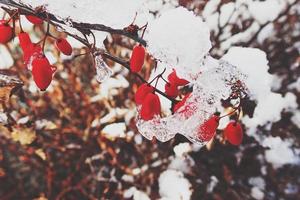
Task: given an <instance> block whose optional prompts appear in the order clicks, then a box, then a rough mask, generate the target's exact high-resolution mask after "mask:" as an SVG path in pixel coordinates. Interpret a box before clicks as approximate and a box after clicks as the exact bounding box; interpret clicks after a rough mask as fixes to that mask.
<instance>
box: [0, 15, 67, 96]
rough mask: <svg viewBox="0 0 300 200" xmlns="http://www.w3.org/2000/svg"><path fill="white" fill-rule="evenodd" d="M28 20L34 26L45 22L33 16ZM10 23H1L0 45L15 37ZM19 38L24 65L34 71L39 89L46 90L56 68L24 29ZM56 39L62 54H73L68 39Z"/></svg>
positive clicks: (47, 34)
mask: <svg viewBox="0 0 300 200" xmlns="http://www.w3.org/2000/svg"><path fill="white" fill-rule="evenodd" d="M26 18H27V19H28V21H30V22H31V23H32V24H34V25H42V24H43V22H44V21H43V20H42V19H40V18H38V17H36V16H33V15H26ZM10 21H11V20H1V21H0V43H2V44H6V43H7V42H9V41H10V40H11V39H12V38H13V36H14V35H15V34H14V30H13V28H12V27H11V26H10V25H9V23H10ZM20 28H21V26H20ZM49 35H50V34H49V33H48V32H47V33H46V35H45V37H44V39H43V40H42V41H43V46H44V43H45V40H46V38H47V36H49ZM52 37H54V36H52ZM18 38H19V43H20V47H21V49H22V51H23V59H24V63H25V65H27V66H28V69H29V70H31V71H32V76H33V80H34V82H35V83H36V85H37V87H38V88H40V90H42V91H44V90H46V89H47V88H48V86H49V85H50V83H51V81H52V78H53V73H54V72H55V71H56V67H55V66H52V65H51V64H50V63H49V60H48V59H47V58H46V56H45V54H44V47H42V46H41V45H40V44H39V43H33V42H32V41H31V39H30V37H29V34H28V33H26V32H24V31H23V30H22V28H21V32H20V33H19V34H18ZM55 39H56V41H55V45H56V47H57V49H58V50H59V51H60V52H61V53H63V54H65V55H71V54H72V47H71V45H70V44H69V42H68V41H67V40H66V39H63V38H55Z"/></svg>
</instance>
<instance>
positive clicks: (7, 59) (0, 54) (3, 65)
mask: <svg viewBox="0 0 300 200" xmlns="http://www.w3.org/2000/svg"><path fill="white" fill-rule="evenodd" d="M13 64H14V60H13V58H12V57H11V55H10V53H9V51H8V50H7V48H6V47H5V46H3V45H1V44H0V69H8V68H10V67H11V66H12V65H13Z"/></svg>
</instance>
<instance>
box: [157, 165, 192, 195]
mask: <svg viewBox="0 0 300 200" xmlns="http://www.w3.org/2000/svg"><path fill="white" fill-rule="evenodd" d="M158 182H159V194H160V196H161V197H162V199H163V200H189V199H190V198H191V195H192V190H191V184H190V182H189V181H188V180H187V179H186V178H184V175H183V173H182V172H179V171H176V170H172V169H168V170H166V171H164V172H162V173H161V174H160V176H159V179H158Z"/></svg>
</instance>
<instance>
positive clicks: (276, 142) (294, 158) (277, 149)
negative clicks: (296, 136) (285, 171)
mask: <svg viewBox="0 0 300 200" xmlns="http://www.w3.org/2000/svg"><path fill="white" fill-rule="evenodd" d="M262 146H264V147H266V148H268V149H267V150H266V151H265V156H266V160H267V162H269V163H271V164H272V165H273V167H274V168H280V167H282V166H283V165H285V164H300V157H299V154H300V150H299V149H292V148H291V146H292V143H291V141H288V140H282V139H280V137H268V138H266V139H265V140H264V141H263V142H262Z"/></svg>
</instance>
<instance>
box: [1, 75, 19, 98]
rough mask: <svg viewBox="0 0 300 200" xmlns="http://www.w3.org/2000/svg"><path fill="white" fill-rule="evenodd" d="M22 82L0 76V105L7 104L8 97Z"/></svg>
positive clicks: (7, 76)
mask: <svg viewBox="0 0 300 200" xmlns="http://www.w3.org/2000/svg"><path fill="white" fill-rule="evenodd" d="M22 85H23V82H22V81H21V80H20V79H19V78H17V77H15V76H10V75H4V74H0V103H5V104H6V103H7V101H8V100H9V97H10V96H11V95H12V94H13V93H14V92H15V91H16V90H17V89H19V88H20V87H21V86H22Z"/></svg>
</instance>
